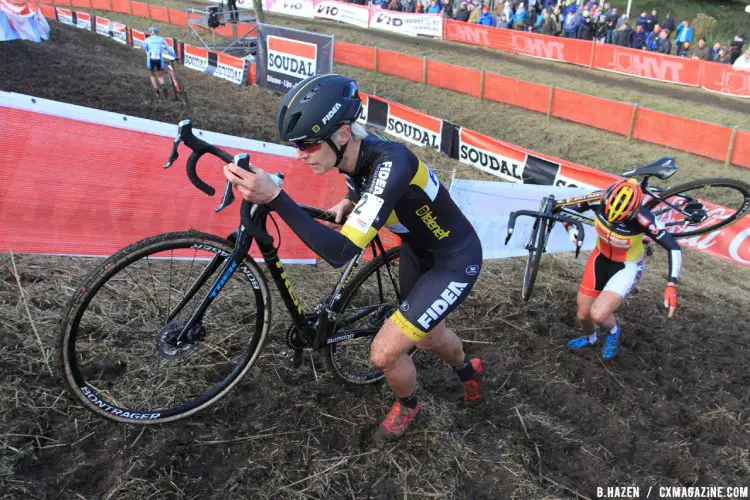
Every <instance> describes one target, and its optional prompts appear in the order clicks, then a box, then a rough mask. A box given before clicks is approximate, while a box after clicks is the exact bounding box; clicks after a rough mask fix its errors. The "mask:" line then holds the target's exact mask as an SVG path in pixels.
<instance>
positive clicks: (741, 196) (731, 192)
mask: <svg viewBox="0 0 750 500" xmlns="http://www.w3.org/2000/svg"><path fill="white" fill-rule="evenodd" d="M713 188H723V189H724V190H726V191H718V190H714V192H713V193H711V194H709V190H711V189H713ZM701 190H702V191H701ZM687 193H692V194H687ZM659 196H660V197H661V198H663V199H665V200H667V201H669V202H670V203H672V204H673V205H677V206H678V207H681V208H685V209H686V210H689V208H687V207H688V206H687V203H688V201H689V199H691V198H692V197H696V198H697V199H700V200H703V201H704V202H705V201H710V202H713V203H715V204H717V205H719V204H720V205H721V206H723V207H724V208H725V209H726V210H729V211H730V213H729V214H727V213H726V211H722V213H721V217H711V216H710V215H709V217H708V218H707V219H706V220H705V221H702V222H699V223H697V224H690V223H688V224H685V222H684V220H685V219H684V217H683V218H682V219H679V217H680V216H681V215H682V214H679V212H675V211H674V210H673V209H672V208H671V207H669V206H667V205H663V206H661V207H659V204H660V200H659V199H658V198H652V199H650V200H649V201H648V202H647V203H646V204H645V206H646V208H647V209H649V210H650V211H651V212H652V213H653V214H654V215H655V216H656V217H657V219H659V220H660V221H661V222H662V223H663V224H664V225H665V226H666V227H667V230H670V228H672V230H670V231H669V232H670V233H672V235H673V236H674V237H675V238H689V237H691V236H699V235H701V234H706V233H710V232H711V231H716V230H717V229H721V228H723V227H726V226H729V225H730V224H733V223H735V222H737V221H738V220H740V219H741V218H742V217H744V216H745V214H746V213H747V211H748V209H750V185H748V184H747V183H745V182H742V181H739V180H736V179H725V178H710V179H698V180H695V181H691V182H686V183H684V184H680V185H678V186H675V187H673V188H671V189H667V190H664V191H663V192H661V193H660V195H659ZM727 205H729V206H727ZM670 212H671V213H672V214H678V216H677V217H678V218H677V219H676V220H668V219H670V217H671V214H670Z"/></svg>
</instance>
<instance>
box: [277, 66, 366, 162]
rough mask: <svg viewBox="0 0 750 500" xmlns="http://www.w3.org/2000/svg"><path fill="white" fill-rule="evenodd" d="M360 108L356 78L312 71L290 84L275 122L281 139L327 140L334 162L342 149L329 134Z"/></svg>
mask: <svg viewBox="0 0 750 500" xmlns="http://www.w3.org/2000/svg"><path fill="white" fill-rule="evenodd" d="M361 111H362V100H361V99H360V98H359V92H358V90H357V82H355V81H354V80H352V79H351V78H347V77H345V76H341V75H334V74H328V75H315V76H311V77H308V78H306V79H304V80H302V81H301V82H299V83H298V84H297V85H295V86H294V87H292V89H291V90H289V92H287V93H286V95H285V96H284V98H283V99H282V100H281V105H280V106H279V112H278V115H277V116H276V125H277V127H278V129H279V137H280V138H281V140H282V141H289V142H294V143H297V144H300V143H320V142H327V143H328V144H329V145H330V146H331V148H332V149H333V151H334V152H335V153H336V165H338V164H339V162H340V161H341V158H343V156H344V151H346V145H344V147H342V148H341V149H339V148H338V147H336V145H335V144H334V142H333V141H332V140H331V136H332V135H333V133H334V132H336V131H337V130H338V129H339V127H340V126H341V125H342V124H349V123H353V122H354V121H355V120H356V119H357V117H359V113H360V112H361Z"/></svg>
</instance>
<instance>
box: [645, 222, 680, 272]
mask: <svg viewBox="0 0 750 500" xmlns="http://www.w3.org/2000/svg"><path fill="white" fill-rule="evenodd" d="M652 239H653V240H654V241H655V242H657V243H658V244H659V245H660V246H661V247H662V248H664V249H665V250H666V251H667V258H668V260H669V282H670V283H677V278H679V277H680V268H681V267H682V250H681V249H680V245H679V243H677V241H676V240H675V239H674V238H673V237H672V235H671V234H669V233H668V232H667V231H664V230H661V231H660V232H659V234H657V235H656V237H654V238H652Z"/></svg>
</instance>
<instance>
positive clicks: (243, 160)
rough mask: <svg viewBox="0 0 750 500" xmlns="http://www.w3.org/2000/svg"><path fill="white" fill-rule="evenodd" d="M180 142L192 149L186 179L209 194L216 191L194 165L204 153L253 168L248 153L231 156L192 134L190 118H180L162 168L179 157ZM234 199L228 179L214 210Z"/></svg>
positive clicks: (277, 175)
mask: <svg viewBox="0 0 750 500" xmlns="http://www.w3.org/2000/svg"><path fill="white" fill-rule="evenodd" d="M180 142H184V143H185V145H186V146H187V147H189V148H190V149H191V150H192V153H191V154H190V157H189V158H188V160H187V175H188V179H190V182H192V183H193V185H194V186H195V187H197V188H198V189H200V190H201V191H203V192H204V193H206V194H207V195H209V196H213V195H214V194H215V193H216V190H215V189H214V188H213V187H211V186H210V185H209V184H208V183H206V182H205V181H203V180H202V179H201V178H200V177H199V176H198V172H197V170H196V166H197V164H198V160H199V159H200V158H201V156H203V155H204V154H206V153H209V154H211V155H214V156H216V157H217V158H219V159H221V160H222V161H224V162H226V163H234V164H236V165H237V166H238V167H240V168H242V169H243V170H247V171H248V172H250V173H253V170H252V169H251V168H250V155H248V154H247V153H240V154H237V155H235V156H232V155H231V154H229V153H227V152H226V151H224V150H223V149H221V148H217V147H216V146H214V145H212V144H209V143H207V142H206V141H204V140H202V139H199V138H198V137H196V136H195V134H193V122H192V121H191V120H182V121H181V122H180V123H179V125H178V127H177V137H175V139H174V144H173V145H172V152H171V153H170V155H169V160H167V163H166V164H165V165H164V168H169V167H171V166H172V164H173V163H174V162H175V160H177V158H178V157H179V153H178V152H177V148H178V146H179V145H180ZM281 179H283V175H282V174H280V173H277V174H276V175H275V176H274V180H275V181H277V184H279V185H281V184H280V182H281ZM233 201H234V192H233V191H232V183H231V182H230V181H227V182H226V184H225V186H224V195H223V196H222V199H221V204H219V206H218V207H216V208H215V209H214V210H215V211H216V212H220V211H221V210H223V209H225V208H226V207H228V206H229V205H230V204H231V203H232V202H233Z"/></svg>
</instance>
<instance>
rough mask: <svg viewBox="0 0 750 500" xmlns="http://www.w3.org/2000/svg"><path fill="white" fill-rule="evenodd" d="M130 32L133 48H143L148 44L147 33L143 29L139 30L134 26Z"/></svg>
mask: <svg viewBox="0 0 750 500" xmlns="http://www.w3.org/2000/svg"><path fill="white" fill-rule="evenodd" d="M130 33H131V36H132V39H133V48H134V49H143V47H145V44H146V34H145V33H144V32H142V31H138V30H135V29H132V28H131V29H130Z"/></svg>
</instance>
